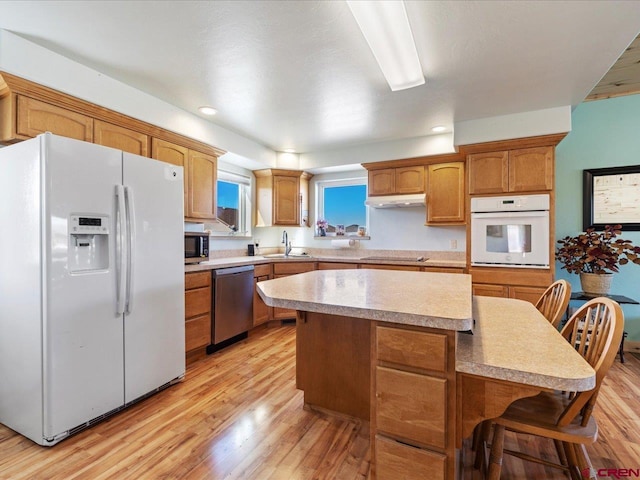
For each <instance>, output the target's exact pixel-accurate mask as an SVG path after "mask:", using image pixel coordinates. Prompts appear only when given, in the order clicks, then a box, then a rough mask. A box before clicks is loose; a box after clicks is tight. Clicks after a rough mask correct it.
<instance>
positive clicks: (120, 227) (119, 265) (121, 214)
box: [116, 185, 128, 315]
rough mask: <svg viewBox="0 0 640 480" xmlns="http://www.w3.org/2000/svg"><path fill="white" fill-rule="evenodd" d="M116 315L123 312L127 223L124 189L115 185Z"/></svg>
mask: <svg viewBox="0 0 640 480" xmlns="http://www.w3.org/2000/svg"><path fill="white" fill-rule="evenodd" d="M116 219H117V225H116V229H117V234H116V271H117V272H116V280H117V287H116V292H117V293H116V295H117V300H116V313H117V314H118V315H122V314H123V313H124V311H125V297H126V272H127V256H128V255H127V246H128V245H127V241H126V239H127V221H126V199H125V192H124V187H123V186H122V185H116Z"/></svg>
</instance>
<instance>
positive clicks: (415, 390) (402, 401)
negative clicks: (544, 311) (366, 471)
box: [258, 270, 595, 479]
mask: <svg viewBox="0 0 640 480" xmlns="http://www.w3.org/2000/svg"><path fill="white" fill-rule="evenodd" d="M258 292H259V294H260V296H261V297H262V298H263V300H264V301H265V302H266V303H267V304H268V305H270V306H277V307H287V308H293V309H296V310H297V311H298V315H297V324H296V325H297V333H296V334H297V338H296V342H297V343H296V350H297V351H296V362H297V364H296V381H297V387H298V388H299V389H301V390H303V391H304V401H305V405H306V406H307V407H309V408H316V409H320V410H326V411H330V412H334V413H337V414H341V415H348V416H352V417H358V418H361V419H364V420H366V421H370V430H371V446H372V448H371V457H372V462H371V465H372V478H377V479H386V478H398V477H399V476H400V477H404V478H427V477H428V478H442V479H453V478H456V469H457V460H458V452H459V449H460V447H461V445H462V440H463V439H464V438H466V437H468V436H469V435H470V434H471V433H472V431H473V428H474V427H475V426H476V425H478V424H479V423H480V422H481V421H483V420H485V419H490V418H495V417H496V416H499V415H500V414H501V413H502V412H503V411H504V410H505V409H506V408H507V406H508V405H509V404H510V403H512V402H513V401H515V400H517V399H518V398H522V397H527V396H532V395H536V394H537V393H538V392H540V391H542V390H545V389H560V390H574V391H586V390H590V389H592V388H593V387H594V385H595V373H594V371H593V369H592V368H591V367H590V366H589V365H588V364H587V363H586V362H585V361H584V360H583V358H582V357H581V356H580V355H579V354H578V353H577V352H576V351H574V349H573V348H572V347H571V346H570V345H569V344H568V343H567V342H566V341H565V340H564V339H563V338H562V337H561V336H560V335H559V333H558V332H557V331H556V330H555V329H554V328H553V327H552V326H551V325H550V324H549V323H548V322H547V321H546V319H545V318H544V317H543V316H542V315H541V314H540V313H539V312H538V311H537V310H536V309H535V307H534V306H533V305H532V304H530V303H528V302H524V301H521V300H514V299H507V298H492V297H473V296H472V293H471V277H470V276H469V275H464V274H447V273H428V272H401V271H377V270H325V271H312V272H307V273H302V274H299V275H293V276H290V277H285V278H280V279H275V280H268V281H264V282H259V283H258Z"/></svg>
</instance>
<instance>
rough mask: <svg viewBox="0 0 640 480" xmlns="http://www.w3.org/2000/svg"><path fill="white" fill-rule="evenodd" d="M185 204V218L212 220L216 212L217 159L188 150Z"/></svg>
mask: <svg viewBox="0 0 640 480" xmlns="http://www.w3.org/2000/svg"><path fill="white" fill-rule="evenodd" d="M187 172H188V182H187V184H188V185H187V204H186V213H185V216H186V217H188V218H193V219H198V220H213V219H215V218H216V216H217V211H216V181H217V175H218V165H217V158H216V157H214V156H213V155H206V154H204V153H200V152H195V151H193V150H189V156H188V168H187Z"/></svg>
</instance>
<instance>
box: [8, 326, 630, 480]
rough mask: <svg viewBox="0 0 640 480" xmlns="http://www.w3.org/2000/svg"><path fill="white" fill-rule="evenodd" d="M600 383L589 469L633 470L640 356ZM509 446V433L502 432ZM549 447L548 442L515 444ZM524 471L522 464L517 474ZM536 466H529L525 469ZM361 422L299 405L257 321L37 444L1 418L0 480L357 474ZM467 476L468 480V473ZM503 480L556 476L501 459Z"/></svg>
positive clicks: (285, 353) (273, 341) (290, 360)
mask: <svg viewBox="0 0 640 480" xmlns="http://www.w3.org/2000/svg"><path fill="white" fill-rule="evenodd" d="M627 359H628V361H627V363H625V364H624V365H622V364H620V363H619V362H616V363H615V364H614V367H613V368H612V370H611V372H610V374H609V377H608V378H607V379H606V380H605V384H604V387H603V388H602V391H601V394H600V399H599V405H598V407H597V412H596V415H597V418H598V420H599V424H600V430H601V434H600V440H599V442H598V443H597V444H596V445H595V446H594V447H591V448H590V449H589V451H590V454H591V458H592V460H593V463H594V467H596V468H623V467H626V468H639V467H640V428H639V427H640V408H638V407H639V405H638V399H640V382H639V381H638V380H639V379H640V359H638V358H637V357H634V356H633V355H631V354H629V355H627ZM507 440H508V442H511V445H510V446H509V447H508V448H511V447H513V442H514V440H513V438H508V439H507ZM522 442H524V443H526V445H527V448H528V449H529V451H531V449H534V450H538V451H543V452H545V454H548V455H554V449H553V446H552V445H549V446H546V445H543V444H541V443H540V442H536V441H533V442H531V441H522ZM525 468H526V470H525ZM537 468H539V469H538V470H536V469H537ZM368 475H369V438H368V425H367V424H366V422H365V423H359V422H355V421H352V420H348V419H342V418H336V417H333V416H329V415H325V414H322V413H318V412H314V411H309V410H305V409H303V407H302V392H300V391H298V390H296V388H295V327H293V326H284V327H280V328H266V329H262V330H259V331H258V332H255V333H254V334H252V335H250V337H249V339H248V340H246V341H243V342H241V343H239V344H236V345H234V346H232V347H229V348H227V349H225V350H223V351H221V352H218V353H216V354H214V355H210V356H208V357H207V358H204V359H203V360H200V361H198V362H196V363H194V364H193V365H191V366H189V367H188V369H187V378H186V380H185V381H184V382H182V383H180V384H178V385H175V386H173V387H171V388H169V389H167V390H165V391H164V392H161V393H159V394H157V395H154V396H153V397H151V398H148V399H146V400H145V401H143V402H141V403H139V404H137V405H135V406H133V407H131V408H129V409H128V410H125V411H123V412H121V413H119V414H117V415H115V416H114V417H112V418H110V419H108V420H106V421H104V422H102V423H100V424H98V425H96V426H94V427H93V428H91V429H89V430H86V431H84V432H81V433H79V434H77V435H75V436H73V437H71V438H69V439H67V440H64V441H63V442H61V443H60V444H58V445H56V446H54V447H50V448H45V447H40V446H38V445H36V444H34V443H32V442H31V441H29V440H27V439H25V438H23V437H21V436H19V435H17V434H15V433H14V432H12V431H11V430H9V429H7V428H5V427H3V426H0V478H1V479H11V480H14V479H30V480H31V479H37V480H40V479H52V480H53V479H60V480H62V479H64V480H66V479H91V480H94V479H96V480H98V479H118V480H120V479H182V478H184V479H196V480H197V479H213V480H216V479H223V478H224V479H243V480H244V479H261V480H262V479H278V480H279V479H282V480H288V479H300V480H302V479H305V480H306V479H339V480H342V479H345V480H351V479H365V478H368ZM465 477H467V478H479V475H478V474H477V472H473V471H472V470H471V469H468V470H466V471H465ZM503 478H507V479H548V478H564V477H563V476H562V474H559V473H557V472H555V471H550V472H547V471H544V470H543V469H542V468H541V467H538V466H531V465H529V464H527V465H526V466H524V465H523V463H522V462H521V461H519V460H517V459H515V458H512V457H506V458H505V466H504V468H503Z"/></svg>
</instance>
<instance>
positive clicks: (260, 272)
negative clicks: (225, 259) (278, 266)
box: [253, 264, 273, 327]
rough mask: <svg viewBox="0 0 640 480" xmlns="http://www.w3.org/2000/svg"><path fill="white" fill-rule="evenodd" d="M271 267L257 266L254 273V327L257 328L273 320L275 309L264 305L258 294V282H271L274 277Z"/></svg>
mask: <svg viewBox="0 0 640 480" xmlns="http://www.w3.org/2000/svg"><path fill="white" fill-rule="evenodd" d="M272 276H273V275H272V273H271V265H270V264H266V265H256V266H255V268H254V271H253V285H254V290H253V326H254V327H257V326H258V325H262V324H263V323H265V322H268V321H269V320H271V319H272V318H273V308H272V307H270V306H269V305H267V304H266V303H264V300H262V297H260V295H259V294H258V287H257V284H258V282H262V281H264V280H269V279H271V277H272Z"/></svg>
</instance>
